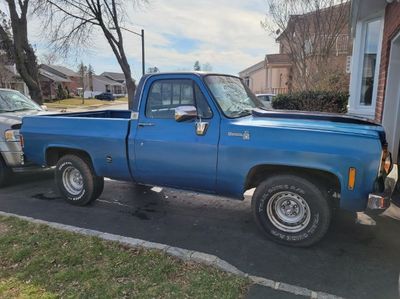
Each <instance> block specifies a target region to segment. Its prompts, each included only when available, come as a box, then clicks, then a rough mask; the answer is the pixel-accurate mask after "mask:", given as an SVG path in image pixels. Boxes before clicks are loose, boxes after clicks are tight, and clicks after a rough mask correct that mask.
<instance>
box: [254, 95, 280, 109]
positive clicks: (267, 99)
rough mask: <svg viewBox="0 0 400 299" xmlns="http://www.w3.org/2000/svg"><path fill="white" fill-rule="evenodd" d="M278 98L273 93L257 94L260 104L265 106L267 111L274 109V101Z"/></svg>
mask: <svg viewBox="0 0 400 299" xmlns="http://www.w3.org/2000/svg"><path fill="white" fill-rule="evenodd" d="M275 96H276V94H273V93H260V94H256V97H257V99H259V100H260V102H261V103H262V104H263V105H264V107H265V108H267V109H272V105H271V103H272V99H273V98H274V97H275Z"/></svg>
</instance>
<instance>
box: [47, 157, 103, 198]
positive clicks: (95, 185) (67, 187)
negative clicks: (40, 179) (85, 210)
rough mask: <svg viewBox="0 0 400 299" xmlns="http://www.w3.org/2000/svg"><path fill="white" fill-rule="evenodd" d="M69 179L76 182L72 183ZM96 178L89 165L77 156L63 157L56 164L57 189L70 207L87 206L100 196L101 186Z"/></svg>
mask: <svg viewBox="0 0 400 299" xmlns="http://www.w3.org/2000/svg"><path fill="white" fill-rule="evenodd" d="M75 175H77V176H78V177H77V178H76V177H75ZM70 177H74V178H76V179H77V180H76V181H73V180H74V179H73V178H70ZM97 178H98V177H97V176H96V174H95V173H94V171H93V169H92V167H91V165H90V163H89V162H88V161H86V160H85V159H83V158H81V157H79V156H76V155H65V156H63V157H62V158H61V159H60V160H59V161H58V162H57V165H56V170H55V179H56V184H57V187H58V189H59V191H60V193H61V195H62V197H63V198H64V199H65V200H66V201H67V202H68V203H70V204H72V205H77V206H84V205H87V204H89V203H90V202H91V201H93V200H94V199H96V198H97V197H98V196H99V195H100V194H99V190H100V189H101V188H100V187H101V186H100V185H99V181H98V179H97ZM72 181H73V182H72Z"/></svg>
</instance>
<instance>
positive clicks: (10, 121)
mask: <svg viewBox="0 0 400 299" xmlns="http://www.w3.org/2000/svg"><path fill="white" fill-rule="evenodd" d="M46 113H47V112H46V111H38V110H26V111H17V112H2V113H0V141H3V140H4V138H3V136H4V131H6V130H9V129H19V127H20V125H21V123H22V118H23V117H24V116H28V115H38V114H46Z"/></svg>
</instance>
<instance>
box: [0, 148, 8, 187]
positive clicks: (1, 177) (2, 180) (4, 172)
mask: <svg viewBox="0 0 400 299" xmlns="http://www.w3.org/2000/svg"><path fill="white" fill-rule="evenodd" d="M9 175H10V170H9V169H8V167H7V165H6V163H5V162H4V161H3V158H2V157H1V155H0V188H1V187H3V186H5V185H6V184H7V180H8V177H9Z"/></svg>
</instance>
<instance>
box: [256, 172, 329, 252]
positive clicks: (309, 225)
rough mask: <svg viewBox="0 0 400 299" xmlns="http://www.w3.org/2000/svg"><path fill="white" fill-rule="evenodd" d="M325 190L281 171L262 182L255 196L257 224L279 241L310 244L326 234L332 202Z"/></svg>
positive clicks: (304, 245) (301, 245)
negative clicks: (279, 173) (330, 202)
mask: <svg viewBox="0 0 400 299" xmlns="http://www.w3.org/2000/svg"><path fill="white" fill-rule="evenodd" d="M324 194H325V192H322V191H320V190H319V189H318V188H317V187H316V186H315V185H314V184H313V183H312V182H310V181H309V180H306V179H304V178H301V177H298V176H295V175H279V176H275V177H271V178H268V179H266V180H265V181H263V182H261V183H260V185H259V186H258V187H257V188H256V191H255V192H254V195H253V199H252V211H253V216H254V218H255V221H256V223H257V225H258V227H259V228H260V229H261V231H262V232H264V234H265V235H266V236H267V237H268V238H270V239H272V240H274V241H275V242H278V243H280V244H284V245H289V246H295V247H308V246H311V245H313V244H315V243H317V242H318V241H319V240H321V239H322V237H323V236H324V235H325V234H326V232H327V230H328V228H329V225H330V221H331V217H332V211H331V205H330V204H329V202H328V198H327V197H326V196H324Z"/></svg>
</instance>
